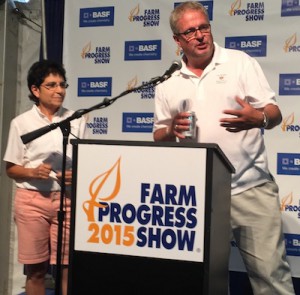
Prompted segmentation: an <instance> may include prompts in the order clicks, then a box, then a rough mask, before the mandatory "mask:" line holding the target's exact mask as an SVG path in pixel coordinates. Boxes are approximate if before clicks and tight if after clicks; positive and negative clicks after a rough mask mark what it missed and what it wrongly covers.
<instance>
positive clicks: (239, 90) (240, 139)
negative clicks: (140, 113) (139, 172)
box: [153, 1, 295, 295]
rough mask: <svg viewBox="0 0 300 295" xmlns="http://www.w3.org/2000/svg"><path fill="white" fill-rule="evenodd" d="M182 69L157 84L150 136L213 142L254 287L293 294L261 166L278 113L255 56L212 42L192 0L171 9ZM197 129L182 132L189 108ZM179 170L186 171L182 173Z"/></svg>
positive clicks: (271, 186) (274, 198) (271, 188)
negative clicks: (228, 176) (223, 161)
mask: <svg viewBox="0 0 300 295" xmlns="http://www.w3.org/2000/svg"><path fill="white" fill-rule="evenodd" d="M170 26H171V29H172V32H173V38H174V40H175V42H176V43H177V44H178V46H179V47H180V48H181V49H182V52H183V57H182V68H181V69H180V70H178V71H176V72H175V73H174V74H173V75H172V77H171V78H170V79H168V80H167V81H165V82H164V83H162V84H160V85H158V86H157V87H156V93H155V119H154V129H153V136H154V140H155V141H186V140H189V141H195V142H201V143H217V144H218V145H219V146H220V148H221V149H222V151H223V152H224V153H225V155H226V156H227V157H228V159H229V160H230V162H231V163H232V165H233V166H234V168H235V170H236V172H235V173H234V174H233V175H232V187H231V189H232V190H231V193H232V198H231V226H232V232H233V236H234V238H235V241H236V244H237V246H238V248H239V250H240V253H241V255H242V258H243V260H244V263H245V266H246V269H247V272H248V275H249V278H250V282H251V285H252V289H253V292H254V294H259V295H261V294H270V295H275V294H278V295H285V294H295V293H294V289H293V283H292V278H291V272H290V267H289V264H288V262H287V260H286V250H285V243H284V238H283V233H282V221H281V213H280V208H279V196H278V186H277V184H276V183H275V181H274V179H273V177H272V175H271V174H270V172H269V169H268V162H267V154H266V149H265V145H264V140H263V136H262V132H261V128H265V129H271V128H273V127H275V126H277V125H278V124H279V123H280V122H281V120H282V117H281V112H280V110H279V108H278V105H277V103H276V101H275V93H274V91H272V89H271V88H270V86H269V84H268V82H267V80H266V78H265V75H264V73H263V71H262V69H261V67H260V65H259V64H258V63H257V61H256V60H255V59H254V58H252V57H250V56H249V55H247V54H246V53H244V52H242V51H237V50H230V49H225V48H222V47H220V46H218V44H216V43H215V42H214V41H213V36H212V33H211V27H210V23H209V17H208V15H207V12H206V10H205V8H204V7H203V6H202V5H201V4H200V3H199V2H192V1H187V2H183V3H181V4H180V5H178V6H177V7H175V9H174V10H173V12H172V13H171V16H170ZM188 111H192V112H194V113H195V116H196V136H195V137H194V138H192V139H191V138H189V139H187V138H185V135H184V133H185V132H186V131H187V130H189V128H190V120H189V116H190V113H188ZM185 173H186V172H185Z"/></svg>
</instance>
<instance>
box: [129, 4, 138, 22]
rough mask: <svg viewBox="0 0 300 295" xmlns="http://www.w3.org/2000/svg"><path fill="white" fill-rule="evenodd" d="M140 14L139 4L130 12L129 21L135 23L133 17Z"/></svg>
mask: <svg viewBox="0 0 300 295" xmlns="http://www.w3.org/2000/svg"><path fill="white" fill-rule="evenodd" d="M139 13H140V4H138V5H137V6H136V7H135V8H133V9H132V10H131V11H130V14H129V16H128V19H129V21H131V22H132V21H133V17H134V16H135V15H138V14H139Z"/></svg>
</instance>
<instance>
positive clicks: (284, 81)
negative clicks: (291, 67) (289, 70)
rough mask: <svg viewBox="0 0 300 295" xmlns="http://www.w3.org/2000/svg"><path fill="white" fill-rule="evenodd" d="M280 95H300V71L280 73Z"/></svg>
mask: <svg viewBox="0 0 300 295" xmlns="http://www.w3.org/2000/svg"><path fill="white" fill-rule="evenodd" d="M279 95H300V73H298V74H280V75H279Z"/></svg>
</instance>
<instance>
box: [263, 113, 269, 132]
mask: <svg viewBox="0 0 300 295" xmlns="http://www.w3.org/2000/svg"><path fill="white" fill-rule="evenodd" d="M262 114H263V116H264V119H263V123H262V128H267V126H268V124H269V119H268V117H267V116H266V113H265V112H262Z"/></svg>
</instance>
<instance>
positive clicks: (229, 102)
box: [153, 43, 277, 194]
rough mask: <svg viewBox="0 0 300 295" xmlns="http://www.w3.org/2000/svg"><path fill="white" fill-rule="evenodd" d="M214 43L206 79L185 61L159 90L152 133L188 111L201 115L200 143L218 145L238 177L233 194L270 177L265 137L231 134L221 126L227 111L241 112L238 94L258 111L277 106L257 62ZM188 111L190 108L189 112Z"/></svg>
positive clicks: (250, 133) (255, 132) (255, 131)
mask: <svg viewBox="0 0 300 295" xmlns="http://www.w3.org/2000/svg"><path fill="white" fill-rule="evenodd" d="M214 44H215V52H214V56H213V59H212V61H211V63H210V64H209V65H208V66H207V67H206V68H205V70H204V72H203V74H202V75H201V77H197V76H196V75H195V74H193V73H192V72H191V71H189V70H188V69H187V67H186V65H185V63H184V61H182V64H183V66H182V68H181V70H179V71H177V72H175V73H174V74H173V76H172V77H171V78H170V79H169V80H167V81H165V82H164V83H162V84H160V85H158V86H157V87H156V89H155V117H154V129H153V131H155V130H157V129H159V128H163V127H166V126H170V125H171V122H172V118H173V117H174V116H175V115H176V114H177V113H178V112H179V111H182V110H183V106H184V103H183V101H184V100H188V102H189V103H188V104H185V105H186V109H185V110H192V111H194V112H195V113H196V117H197V123H196V125H197V133H198V135H197V141H198V142H200V143H217V144H218V145H219V146H220V148H221V149H222V151H223V152H224V153H225V155H226V156H227V157H228V159H229V161H230V162H231V164H232V165H233V166H234V168H235V170H236V173H235V174H233V175H232V194H237V193H240V192H242V191H244V190H246V189H249V188H251V187H254V186H256V185H259V184H261V183H264V182H266V181H268V180H270V179H271V177H270V175H269V170H268V163H267V154H266V149H265V145H264V140H263V136H262V134H261V130H260V129H259V128H254V129H251V130H246V131H241V132H238V133H230V132H228V131H226V130H225V128H224V127H221V126H220V122H219V120H220V118H224V117H225V116H226V115H224V114H223V110H225V109H239V108H240V105H239V104H238V103H237V102H236V101H235V97H236V96H238V97H240V98H242V99H244V100H246V101H247V102H248V103H249V104H251V105H252V106H253V107H254V108H261V107H264V106H266V105H267V104H275V105H276V104H277V103H276V101H275V93H274V91H273V90H272V89H271V88H270V86H269V83H268V82H267V80H266V77H265V75H264V73H263V71H262V69H261V67H260V65H259V64H258V62H257V61H256V60H255V59H254V58H252V57H250V56H249V55H247V54H246V53H244V52H242V51H237V50H231V49H225V48H222V47H220V46H218V45H217V44H216V43H214ZM187 108H188V109H187Z"/></svg>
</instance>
